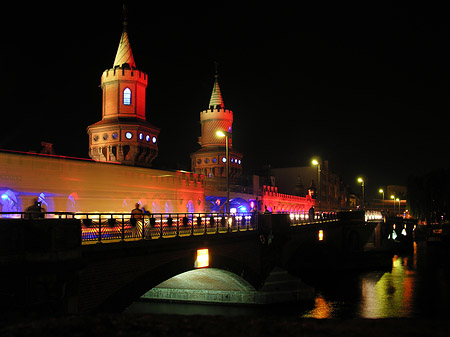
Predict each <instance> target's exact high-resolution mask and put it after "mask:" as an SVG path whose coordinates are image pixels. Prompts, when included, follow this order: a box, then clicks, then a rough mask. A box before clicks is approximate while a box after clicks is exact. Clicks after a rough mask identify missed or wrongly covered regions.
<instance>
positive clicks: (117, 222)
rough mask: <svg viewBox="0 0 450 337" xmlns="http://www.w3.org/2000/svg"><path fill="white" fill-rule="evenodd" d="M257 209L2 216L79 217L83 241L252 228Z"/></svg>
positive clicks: (304, 220)
mask: <svg viewBox="0 0 450 337" xmlns="http://www.w3.org/2000/svg"><path fill="white" fill-rule="evenodd" d="M260 216H261V214H258V213H239V214H231V215H227V214H226V213H175V214H168V213H159V214H150V213H145V214H142V215H140V214H139V215H131V214H130V213H66V212H48V213H38V214H36V213H33V214H30V213H23V212H21V213H19V212H16V213H5V212H3V213H2V212H0V218H22V219H40V218H56V219H57V218H76V219H79V220H80V222H81V239H82V244H83V245H86V244H93V243H100V242H102V243H103V242H104V243H106V242H111V243H112V242H119V241H136V240H155V239H170V238H179V237H191V236H203V235H219V234H228V233H238V232H249V231H255V230H257V229H258V223H259V217H260ZM289 219H290V225H291V226H304V225H310V224H318V223H327V222H332V221H337V220H338V219H339V214H338V213H337V212H327V213H322V215H321V216H318V215H317V214H316V215H315V216H314V218H312V219H309V217H308V215H307V214H290V215H289Z"/></svg>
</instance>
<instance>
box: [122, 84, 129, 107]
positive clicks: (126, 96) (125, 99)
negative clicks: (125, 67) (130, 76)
mask: <svg viewBox="0 0 450 337" xmlns="http://www.w3.org/2000/svg"><path fill="white" fill-rule="evenodd" d="M123 104H124V105H130V104H131V90H130V88H125V89H124V90H123Z"/></svg>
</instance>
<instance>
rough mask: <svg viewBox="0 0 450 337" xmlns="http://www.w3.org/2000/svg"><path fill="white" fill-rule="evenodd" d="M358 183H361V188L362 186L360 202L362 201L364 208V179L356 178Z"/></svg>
mask: <svg viewBox="0 0 450 337" xmlns="http://www.w3.org/2000/svg"><path fill="white" fill-rule="evenodd" d="M358 183H360V184H361V188H362V201H363V202H362V203H363V208H366V202H365V197H364V179H363V178H361V177H359V178H358Z"/></svg>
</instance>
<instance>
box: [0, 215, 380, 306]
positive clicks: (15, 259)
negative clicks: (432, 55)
mask: <svg viewBox="0 0 450 337" xmlns="http://www.w3.org/2000/svg"><path fill="white" fill-rule="evenodd" d="M0 216H1V217H2V218H1V219H0V232H1V236H0V237H1V241H2V242H1V248H0V257H1V260H0V261H1V265H2V269H3V270H4V271H5V273H4V275H7V277H4V278H2V280H1V289H2V291H1V293H0V296H1V301H2V309H5V308H7V309H11V308H10V307H11V305H13V306H14V307H15V308H16V309H17V310H23V311H28V310H51V311H54V312H69V313H88V312H92V311H104V310H123V308H125V307H126V306H127V305H129V304H130V303H131V302H132V301H134V300H136V299H139V298H140V297H141V296H142V295H144V294H145V293H146V292H147V291H149V290H150V289H152V288H154V287H156V286H157V285H159V284H161V283H162V282H164V281H166V280H169V279H171V278H172V277H174V276H177V275H180V274H182V273H184V272H187V271H192V270H196V269H197V268H211V270H225V271H227V273H232V274H234V275H236V279H238V280H242V284H248V285H250V286H251V287H252V288H253V289H254V290H255V291H257V292H261V291H263V290H264V289H267V284H266V285H265V282H266V281H267V279H268V277H270V273H271V272H272V271H273V269H274V268H275V267H278V268H282V269H283V270H287V271H289V272H296V274H299V273H300V274H301V273H302V272H303V273H308V272H311V270H317V269H321V268H330V267H333V266H337V265H342V262H343V261H345V263H349V262H348V261H353V260H352V259H353V258H354V257H355V256H358V255H360V254H361V252H363V250H364V247H367V246H374V247H375V246H377V245H379V244H380V241H382V239H380V233H383V232H384V231H383V230H380V226H381V225H382V219H381V218H380V217H379V216H377V214H372V215H370V214H364V212H344V213H337V212H321V214H315V215H312V216H311V217H310V216H308V215H306V214H287V213H286V214H257V213H253V214H251V213H246V214H231V215H230V216H228V215H227V214H218V213H212V214H206V213H176V214H143V215H142V216H139V217H138V218H134V217H133V216H131V215H130V214H129V213H128V214H116V213H111V214H100V213H47V214H44V213H42V214H37V215H36V214H29V213H8V214H6V213H2V214H0ZM344 257H345V258H344ZM348 257H351V258H348ZM205 270H206V269H205ZM206 271H207V270H206ZM277 296H278V295H277ZM290 296H291V297H292V294H291V295H290ZM279 299H280V300H281V299H282V298H279ZM285 300H287V298H285Z"/></svg>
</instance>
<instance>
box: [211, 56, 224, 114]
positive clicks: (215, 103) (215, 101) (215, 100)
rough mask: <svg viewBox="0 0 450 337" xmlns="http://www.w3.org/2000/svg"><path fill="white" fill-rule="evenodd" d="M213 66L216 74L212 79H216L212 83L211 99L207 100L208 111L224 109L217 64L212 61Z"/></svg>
mask: <svg viewBox="0 0 450 337" xmlns="http://www.w3.org/2000/svg"><path fill="white" fill-rule="evenodd" d="M214 66H215V68H216V74H215V75H214V77H215V78H216V79H215V81H214V86H213V91H212V94H211V99H210V100H209V108H210V109H220V108H222V109H223V108H225V106H224V104H223V99H222V94H221V93H220V87H219V62H217V61H214Z"/></svg>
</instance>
